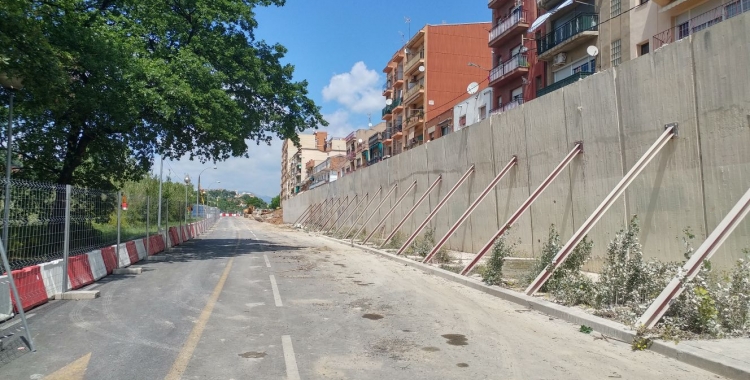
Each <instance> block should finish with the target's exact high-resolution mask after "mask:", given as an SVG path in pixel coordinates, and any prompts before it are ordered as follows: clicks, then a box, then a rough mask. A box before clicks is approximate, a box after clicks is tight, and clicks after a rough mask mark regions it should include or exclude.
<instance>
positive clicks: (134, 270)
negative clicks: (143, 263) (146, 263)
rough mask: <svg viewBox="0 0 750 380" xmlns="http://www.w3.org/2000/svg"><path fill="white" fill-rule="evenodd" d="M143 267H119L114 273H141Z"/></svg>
mask: <svg viewBox="0 0 750 380" xmlns="http://www.w3.org/2000/svg"><path fill="white" fill-rule="evenodd" d="M142 269H143V268H117V269H115V270H114V271H112V274H141V271H142Z"/></svg>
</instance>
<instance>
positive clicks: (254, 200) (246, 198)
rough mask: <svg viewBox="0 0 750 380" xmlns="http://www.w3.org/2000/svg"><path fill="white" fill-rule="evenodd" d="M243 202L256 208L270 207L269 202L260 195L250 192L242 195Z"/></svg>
mask: <svg viewBox="0 0 750 380" xmlns="http://www.w3.org/2000/svg"><path fill="white" fill-rule="evenodd" d="M242 202H244V203H245V204H246V205H249V206H253V207H255V208H268V204H266V202H265V201H264V200H262V199H260V198H258V197H253V196H250V195H248V194H245V195H243V196H242Z"/></svg>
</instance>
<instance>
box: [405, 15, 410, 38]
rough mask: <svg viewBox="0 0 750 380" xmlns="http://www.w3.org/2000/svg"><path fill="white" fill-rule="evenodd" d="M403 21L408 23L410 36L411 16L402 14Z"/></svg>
mask: <svg viewBox="0 0 750 380" xmlns="http://www.w3.org/2000/svg"><path fill="white" fill-rule="evenodd" d="M404 21H405V22H406V23H407V24H409V38H411V18H409V17H406V16H404Z"/></svg>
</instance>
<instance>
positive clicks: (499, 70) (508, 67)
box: [490, 53, 529, 82]
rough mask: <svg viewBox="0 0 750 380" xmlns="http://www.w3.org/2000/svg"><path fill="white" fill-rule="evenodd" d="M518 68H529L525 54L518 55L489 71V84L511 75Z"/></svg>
mask: <svg viewBox="0 0 750 380" xmlns="http://www.w3.org/2000/svg"><path fill="white" fill-rule="evenodd" d="M519 67H529V60H528V57H527V56H526V53H518V54H516V55H514V56H512V57H510V59H508V60H507V61H505V62H503V63H501V64H499V65H497V66H496V67H495V68H494V69H492V71H490V82H494V81H496V80H498V79H500V78H502V77H504V76H506V75H508V74H510V73H512V72H513V71H514V70H516V69H518V68H519Z"/></svg>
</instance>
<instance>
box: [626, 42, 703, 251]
mask: <svg viewBox="0 0 750 380" xmlns="http://www.w3.org/2000/svg"><path fill="white" fill-rule="evenodd" d="M686 62H688V63H689V62H692V52H691V48H690V41H689V39H683V40H681V41H678V42H676V43H673V44H671V45H670V47H669V49H668V50H665V49H662V50H659V51H656V52H654V53H653V54H649V57H646V59H640V60H637V61H631V62H627V63H626V64H624V65H622V67H620V68H618V70H617V74H618V75H617V82H618V83H617V84H618V89H619V101H620V113H621V119H622V133H623V137H624V138H623V148H624V149H623V155H624V162H625V172H627V171H628V170H630V169H631V168H632V167H633V165H634V164H635V162H636V161H638V160H639V159H640V158H641V156H642V155H643V153H645V152H646V150H647V149H648V148H649V147H650V146H651V145H652V144H653V143H654V141H655V140H656V139H657V138H658V137H659V136H660V135H661V134H662V133H663V132H664V125H665V124H667V123H671V122H677V123H679V136H678V137H677V138H675V139H672V140H671V141H670V142H669V143H668V144H667V145H666V146H665V147H664V148H663V149H662V151H661V152H660V153H659V154H658V155H657V156H656V157H655V158H654V159H653V161H651V163H650V164H649V165H648V166H647V167H646V168H645V169H644V170H643V173H641V175H640V176H638V177H637V178H636V179H635V180H634V181H633V183H632V184H631V185H630V187H629V188H628V190H627V191H626V192H625V199H626V202H627V214H626V217H627V218H628V219H630V217H631V216H632V215H637V216H638V219H639V220H640V224H641V236H640V242H641V244H642V245H643V252H644V254H645V255H646V257H658V258H660V259H662V260H668V261H679V260H682V259H684V257H683V247H682V244H681V240H680V238H681V237H682V236H683V230H684V229H685V228H687V227H689V228H690V229H691V230H692V231H693V233H695V234H696V236H698V237H699V239H700V240H703V239H704V238H705V227H704V217H703V194H702V189H701V172H700V152H699V150H698V133H697V124H696V116H695V93H694V85H693V69H692V67H691V65H690V64H685V63H686Z"/></svg>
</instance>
